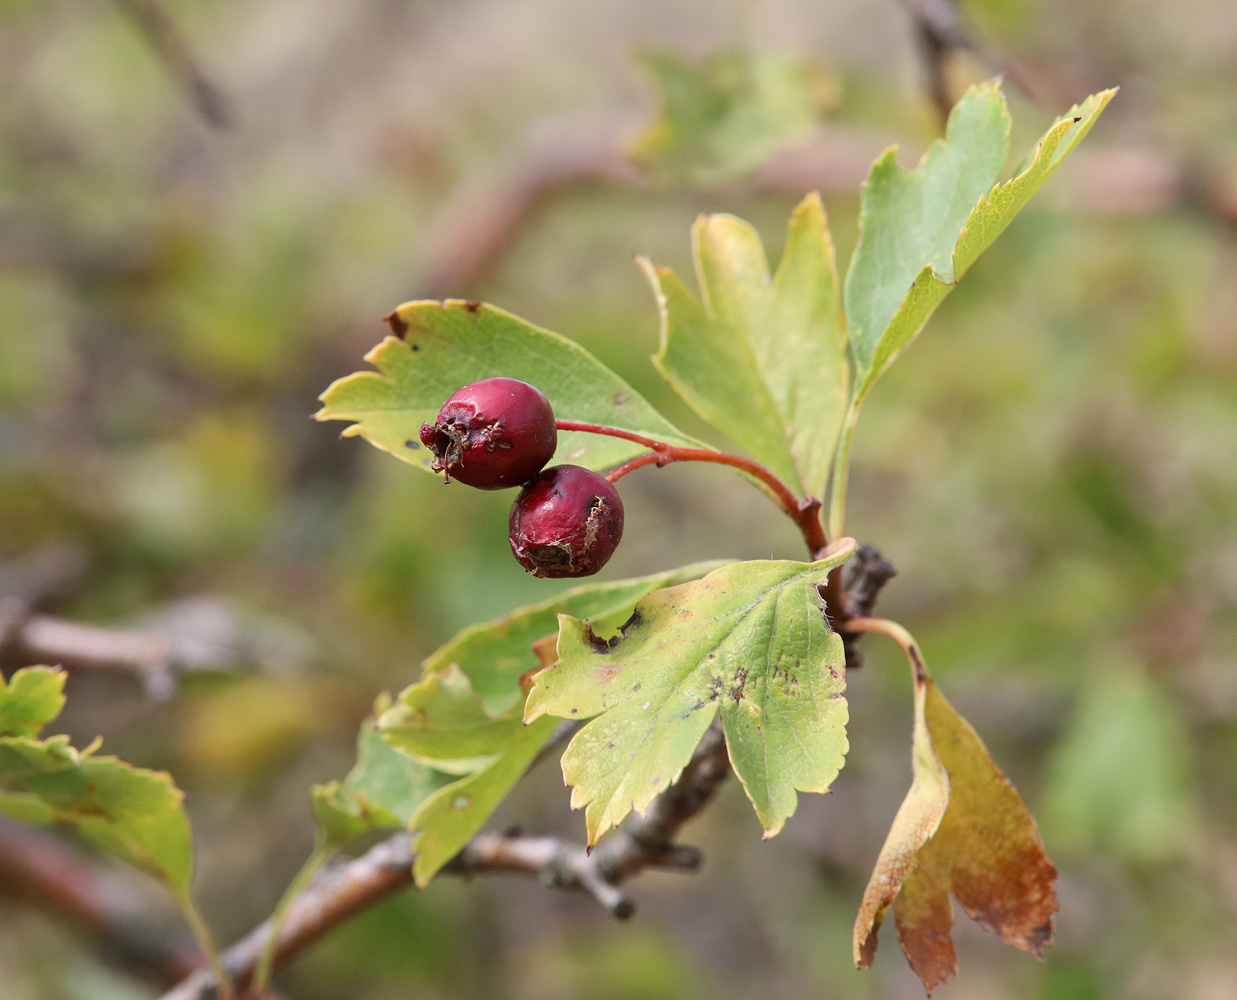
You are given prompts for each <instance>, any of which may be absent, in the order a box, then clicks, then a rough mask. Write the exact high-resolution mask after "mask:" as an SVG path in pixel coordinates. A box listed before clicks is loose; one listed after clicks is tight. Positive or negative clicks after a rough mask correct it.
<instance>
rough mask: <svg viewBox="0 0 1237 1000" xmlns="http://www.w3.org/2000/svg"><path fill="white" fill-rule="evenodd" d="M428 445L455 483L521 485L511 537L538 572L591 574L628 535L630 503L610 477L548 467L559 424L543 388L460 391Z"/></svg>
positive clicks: (504, 383)
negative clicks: (626, 513) (626, 509)
mask: <svg viewBox="0 0 1237 1000" xmlns="http://www.w3.org/2000/svg"><path fill="white" fill-rule="evenodd" d="M421 443H422V444H424V445H425V446H426V447H427V448H429V449H430V451H432V452H433V453H434V459H433V461H432V463H431V468H433V469H434V470H435V471H437V472H442V473H444V475H445V478H446V480H447V481H448V482H450V481H451V480H452V479H457V480H459V481H460V482H461V483H464V484H465V485H467V486H474V487H476V488H477V489H482V490H501V489H506V488H507V487H509V486H522V487H523V489H521V490H520V493H519V495H518V496H517V497H516V498H515V502H514V503H513V504H512V505H511V517H510V519H509V521H508V536H507V537H508V540H509V541H510V542H511V551H512V552H513V553H514V554H515V558H516V560H517V561H518V562H519V564H520V565H521V566H523V567H524V568H525V569H526V570H528V572H530V573H532V574H533V576H540V577H571V576H591V575H592V574H593V573H596V572H597V571H598V570H599V569H601V568H602V567H603V566H604V565H605V564H606V563H607V562H608V561H609V559H610V556H612V555H613V554H614V550H615V549H616V548H618V543H619V540H620V539H621V538H622V537H623V501H622V500H620V499H619V495H618V490H616V489H615V488H614V486H613V485H612V484H611V483H609V482H607V481H606V480H605V478H603V477H602V476H599V475H597V473H595V472H592V471H590V470H589V469H585V468H582V467H580V466H578V465H554V466H551V467H550V468H548V469H547V468H545V464H546V463H547V462H548V461H549V460H550V459H551V458H553V457H554V450H555V448H557V447H558V426H557V424H556V423H555V420H554V411H553V409H551V407H550V401H549V400H548V399H546V398H545V395H544V394H543V393H542V392H541V390H539V389H537V388H535V387H534V386H531V385H529V384H528V383H527V382H521V381H519V380H518V379H513V378H487V379H482V380H481V381H480V382H473V383H471V384H469V385H466V386H464V387H463V388H462V389H460V390H459V391H458V392H456V393H454V394H453V395H452V396H451V398H450V399H448V400H447V401H446V402H445V403H444V404H443V406H442V409H441V410H439V411H438V418H437V419H436V420H435V421H434V422H433V423H432V424H428V423H427V424H422V425H421Z"/></svg>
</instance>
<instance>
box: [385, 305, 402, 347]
mask: <svg viewBox="0 0 1237 1000" xmlns="http://www.w3.org/2000/svg"><path fill="white" fill-rule="evenodd" d="M382 318H383V319H385V320H386V321H387V326H389V327H390V328H391V332H392V333H393V334H395V336H397V337H399V339H400V340H403V339H404V338H405V337H407V336H408V324H407V323H405V322H404V319H403V317H402V316H400V314H399V311H398V310H396V311H395V312H393V313H391V314H390V315H388V316H383V317H382Z"/></svg>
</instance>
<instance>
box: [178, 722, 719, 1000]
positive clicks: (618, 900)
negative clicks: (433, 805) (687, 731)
mask: <svg viewBox="0 0 1237 1000" xmlns="http://www.w3.org/2000/svg"><path fill="white" fill-rule="evenodd" d="M728 773H729V764H728V760H727V757H726V746H725V742H724V740H723V738H722V735H721V731H720V729H717V728H714V729H712V730H710V731H709V733H708V734H706V736H705V738H704V740H703V741H702V742H701V744H700V746H699V747H698V748H697V750H696V753H695V754H694V755H693V757H692V760H691V762H690V763H689V764H688V765H687V767H686V768H684V770H683V774H682V776H681V777H680V779H679V781H678V782H677V783H676V784H674V785H672V786H671V787H670V788H668V789H667V790H666V791H665V792H664V793H663V794H662V795H661V796H659V797H658V798H657V799H655V800H654V801H653V803H652V804H651V805H650V806H649V809H648V812H647V813H646V814H645V815H644V816H643V817H639V816H636V817H633V818H632V819H631V820H629V821H628V823H627V824H625V825H624V826H623V828H622V829H620V830H618V831H616V832H615V833H614V834H612V835H611V836H610V837H609V838H607V839H606V840H604V841H602V843H601V844H600V846H598V847H597V849H596V850H594V851H593V852H592V854H591V855H590V854H589V853H588V852H587V851H586V850H585V849H584V848H583V847H581V846H579V845H577V844H571V843H568V842H565V841H561V840H559V839H557V838H554V837H523V836H504V835H502V834H494V833H482V834H478V835H477V836H476V837H474V838H473V840H472V841H471V842H470V843H469V844H468V846H467V847H465V848H464V850H463V851H461V852H460V854H459V855H458V856H457V857H456V858H455V859H454V860H452V861H451V862H450V863H449V864H448V865H447V866H446V867H445V868H443V869H442V870H443V871H444V872H451V873H453V874H456V875H478V874H490V873H506V874H519V875H528V876H532V877H536V878H539V879H541V880H543V881H545V882H546V883H547V884H549V885H552V886H555V887H558V888H564V889H575V890H579V891H582V892H587V893H589V894H590V895H591V896H593V897H594V898H595V899H597V900H598V901H599V902H600V903H601V904H602V905H603V906H605V907H606V909H608V910H609V911H610V912H611V913H613V914H615V916H618V917H620V918H623V917H628V916H630V915H631V914H632V913H633V912H634V910H635V906H634V904H633V903H631V901H630V900H628V899H626V898H625V897H624V896H623V895H622V894H621V893H620V892H619V891H618V888H617V886H618V885H619V884H620V883H621V882H623V881H625V880H626V879H628V878H631V877H632V876H633V875H636V874H638V873H639V872H641V871H643V870H644V869H646V868H665V869H672V870H676V871H694V870H695V869H696V868H698V867H699V865H700V861H701V855H700V852H699V851H698V850H697V849H696V848H694V847H688V846H684V845H679V844H675V843H674V842H673V841H674V837H675V836H676V835H677V833H678V831H679V828H680V827H681V826H682V825H683V824H684V823H686V822H687V821H688V820H689V819H691V818H692V817H693V816H695V815H696V814H697V813H698V812H699V811H700V810H701V809H703V808H704V806H705V805H706V804H707V803H708V802H709V800H710V799H711V798H712V797H713V794H714V792H716V790H717V788H718V786H719V785H720V784H721V783H722V781H723V780H725V778H726V775H727V774H728ZM412 861H413V851H412V834H410V833H408V832H405V831H401V832H399V833H397V834H394V835H392V836H391V837H388V838H387V839H386V840H384V841H382V842H381V843H379V844H377V845H376V846H375V847H373V848H371V849H370V850H369V851H367V852H366V853H365V854H363V855H361V856H360V857H359V858H355V859H353V860H351V861H348V862H345V863H343V864H340V865H334V866H331V867H328V868H326V869H324V870H323V871H322V872H321V873H320V874H319V876H318V877H317V878H316V879H314V881H313V882H312V883H311V884H310V885H309V887H308V888H307V889H306V890H305V892H304V893H303V894H302V895H301V896H299V897H298V898H297V899H296V900H295V901H294V902H293V903H292V905H291V906H289V907H288V911H287V915H286V917H285V919H284V924H283V928H282V930H281V931H280V933H279V938H278V941H277V943H276V945H275V953H274V963H275V965H276V966H279V965H283V964H285V963H286V962H288V961H289V960H290V959H291V958H292V957H293V956H294V955H296V954H297V953H298V952H299V951H300V950H301V949H302V948H304V947H306V946H307V945H309V944H310V943H312V942H313V941H315V940H317V939H318V938H319V937H321V936H322V935H323V934H325V933H326V932H327V931H329V930H331V929H332V928H333V927H335V926H337V925H338V924H340V923H342V922H343V921H345V920H347V919H348V918H349V917H352V916H354V915H356V914H357V913H359V912H361V911H362V910H365V909H368V908H369V907H371V906H373V905H374V904H375V903H378V902H380V901H381V900H383V899H386V898H387V897H388V896H390V895H392V894H393V893H395V892H398V891H400V890H401V889H405V888H407V887H408V886H410V885H411V884H412ZM269 933H270V927H269V922H264V923H263V924H261V925H260V926H259V927H257V928H255V929H254V930H252V931H250V932H249V933H248V934H247V935H246V936H245V937H243V938H242V939H241V940H240V941H238V942H237V943H236V944H234V945H232V947H230V948H228V949H227V951H225V952H224V955H223V961H224V964H225V965H226V966H227V969H228V971H229V972H230V973H231V975H232V977H233V979H234V980H235V982H236V985H237V987H238V988H240V989H241V990H244V989H245V987H247V986H248V984H249V982H250V979H251V977H252V975H253V971H254V967H255V965H256V964H257V961H258V958H259V956H260V955H261V952H262V949H263V946H264V945H265V943H266V939H267V937H268V935H269ZM214 996H215V986H214V978H213V977H212V976H211V974H210V973H209V972H208V971H206V970H199V971H197V972H195V973H194V974H193V975H191V976H190V977H189V978H187V979H186V980H185V981H184V982H182V983H180V985H178V986H177V987H175V988H174V989H173V990H171V991H170V992H168V993H166V994H165V995H164V997H163V1000H211V998H213V997H214Z"/></svg>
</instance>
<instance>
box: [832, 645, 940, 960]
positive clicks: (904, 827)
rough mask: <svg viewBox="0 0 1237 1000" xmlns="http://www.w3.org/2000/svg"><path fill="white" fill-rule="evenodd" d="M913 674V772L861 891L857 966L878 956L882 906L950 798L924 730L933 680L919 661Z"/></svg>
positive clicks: (884, 907)
mask: <svg viewBox="0 0 1237 1000" xmlns="http://www.w3.org/2000/svg"><path fill="white" fill-rule="evenodd" d="M914 679H915V730H914V736H913V739H912V743H911V759H912V762H913V764H914V768H915V770H914V777H913V778H912V780H911V789H910V791H909V792H907V793H906V798H905V799H904V800H903V801H902V805H901V806H900V807H899V808H898V814H897V816H895V817H894V820H893V826H891V827H890V828H889V835H888V836H887V837H886V838H885V844H884V846H883V847H882V848H881V852H880V855H879V856H878V857H877V859H876V867H875V868H874V869H873V871H872V877H871V878H870V879H869V880H868V886H867V888H866V889H865V890H864V891H863V902H862V903H860V905H859V915H858V916H857V917H856V918H855V935H854V950H855V965H856V966H858V967H859V968H861V969H866V968H867V967H868V966H870V965H871V964H872V959H873V958H874V957H875V956H876V932H877V931H878V930H879V929H880V925H881V921H882V920H883V919H884V918H885V911H886V910H887V909H888V908H889V904H890V903H891V902H893V899H894V897H895V896H897V894H898V890H899V889H900V888H901V887H902V883H903V880H904V879H906V877H907V874H908V873H909V872H910V870H911V868H912V867H914V865H915V861H916V855H917V854H918V852H919V849H920V848H921V847H923V845H924V844H925V843H926V842H927V841H928V838H930V837H931V836H932V834H933V833H935V832H936V829H937V827H938V826H939V825H940V822H941V818H942V817H943V816H944V815H945V809H946V806H947V804H948V802H949V776H948V775H947V774H946V771H945V768H944V766H943V765H942V764H941V761H940V758H939V757H938V756H937V754H936V750H935V749H934V748H933V746H932V738H931V736H930V735H929V732H928V723H927V717H926V714H925V706H926V698H927V691H928V686H929V685H930V684H931V679H930V678H929V677H928V673H927V670H926V669H924V667H923V664H922V662H917V663H916V669H915V678H914Z"/></svg>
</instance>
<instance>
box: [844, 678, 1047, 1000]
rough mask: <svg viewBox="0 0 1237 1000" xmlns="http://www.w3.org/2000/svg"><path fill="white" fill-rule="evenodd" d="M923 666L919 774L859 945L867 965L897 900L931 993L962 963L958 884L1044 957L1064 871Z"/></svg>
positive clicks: (978, 909)
mask: <svg viewBox="0 0 1237 1000" xmlns="http://www.w3.org/2000/svg"><path fill="white" fill-rule="evenodd" d="M920 662H922V661H920ZM916 674H917V677H916V690H915V737H914V743H913V747H914V750H913V754H914V762H915V775H914V780H913V781H912V783H911V790H910V792H908V793H907V797H906V799H905V801H904V802H903V803H902V807H901V808H900V809H899V810H898V814H897V817H896V818H895V819H894V824H893V827H892V828H891V829H890V832H889V837H888V838H887V840H886V841H885V845H884V847H883V848H882V849H881V853H880V856H879V858H878V860H877V863H876V868H875V870H874V871H873V873H872V878H871V880H870V881H869V882H868V887H867V889H866V890H865V892H864V897H863V902H862V904H861V905H860V909H859V914H858V917H857V918H856V921H855V935H854V953H855V964H856V965H857V966H859V967H860V968H866V967H868V966H870V965H871V964H872V960H873V958H874V957H875V954H876V934H877V930H878V929H879V927H880V923H881V920H882V918H883V916H884V914H885V912H886V910H887V908H888V907H889V906H890V904H892V906H893V912H894V918H895V921H896V924H897V931H898V940H899V942H900V943H901V945H902V950H903V952H904V953H905V954H906V957H907V960H908V961H909V962H910V965H911V968H912V969H913V970H914V972H915V974H916V975H917V976H918V977H919V979H920V981H921V982H922V983H923V985H924V988H925V989H926V990H927V991H928V993H929V994H930V993H931V992H932V991H933V990H934V989H935V988H936V987H937V986H939V985H941V984H942V983H945V982H948V981H949V980H950V979H952V978H953V976H954V975H955V974H956V973H957V971H958V959H957V954H956V952H955V950H954V945H953V940H952V938H951V936H950V929H951V927H952V925H953V907H952V905H951V903H950V894H951V893H952V894H953V896H954V898H956V899H957V900H958V902H959V903H960V904H961V905H962V908H963V909H964V910H965V911H966V913H967V915H968V916H970V917H971V919H972V920H974V921H975V922H976V923H978V924H979V925H980V926H981V927H984V928H986V929H988V930H990V931H992V932H993V933H994V934H996V935H997V936H998V937H999V938H1000V939H1001V940H1002V941H1004V942H1005V943H1006V944H1012V945H1014V946H1015V947H1016V948H1021V949H1023V950H1024V951H1029V952H1031V953H1033V954H1034V955H1036V956H1037V957H1042V956H1043V949H1044V947H1045V946H1046V945H1048V944H1051V942H1052V933H1053V914H1054V913H1055V912H1056V910H1057V901H1056V891H1055V882H1056V879H1057V870H1056V868H1055V867H1054V866H1053V864H1052V862H1051V861H1049V860H1048V857H1047V855H1046V854H1045V852H1044V846H1043V843H1042V841H1041V840H1040V837H1039V833H1038V831H1037V830H1036V828H1035V822H1034V820H1033V819H1032V818H1031V814H1030V812H1029V811H1028V810H1027V807H1026V805H1025V803H1024V802H1023V801H1022V798H1021V797H1020V796H1019V795H1018V792H1017V791H1016V790H1015V789H1014V787H1013V785H1012V784H1010V782H1009V779H1008V778H1006V777H1005V775H1004V774H1003V773H1002V772H1001V769H1000V768H999V767H998V766H997V764H996V762H995V761H994V760H993V759H992V757H991V755H990V754H989V753H988V750H987V748H986V747H985V746H984V744H983V741H982V740H980V738H979V736H978V735H977V734H976V732H975V730H974V729H973V728H971V726H970V724H969V723H967V721H966V720H965V719H963V718H962V717H961V716H960V715H958V713H957V712H956V711H954V709H953V707H952V706H951V705H950V704H949V702H948V701H946V700H945V696H944V695H942V694H941V693H940V690H939V688H937V686H936V683H935V682H934V681H933V680H932V677H931V675H929V674H928V673H927V670H926V669H924V670H923V671H922V673H920V671H916Z"/></svg>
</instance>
